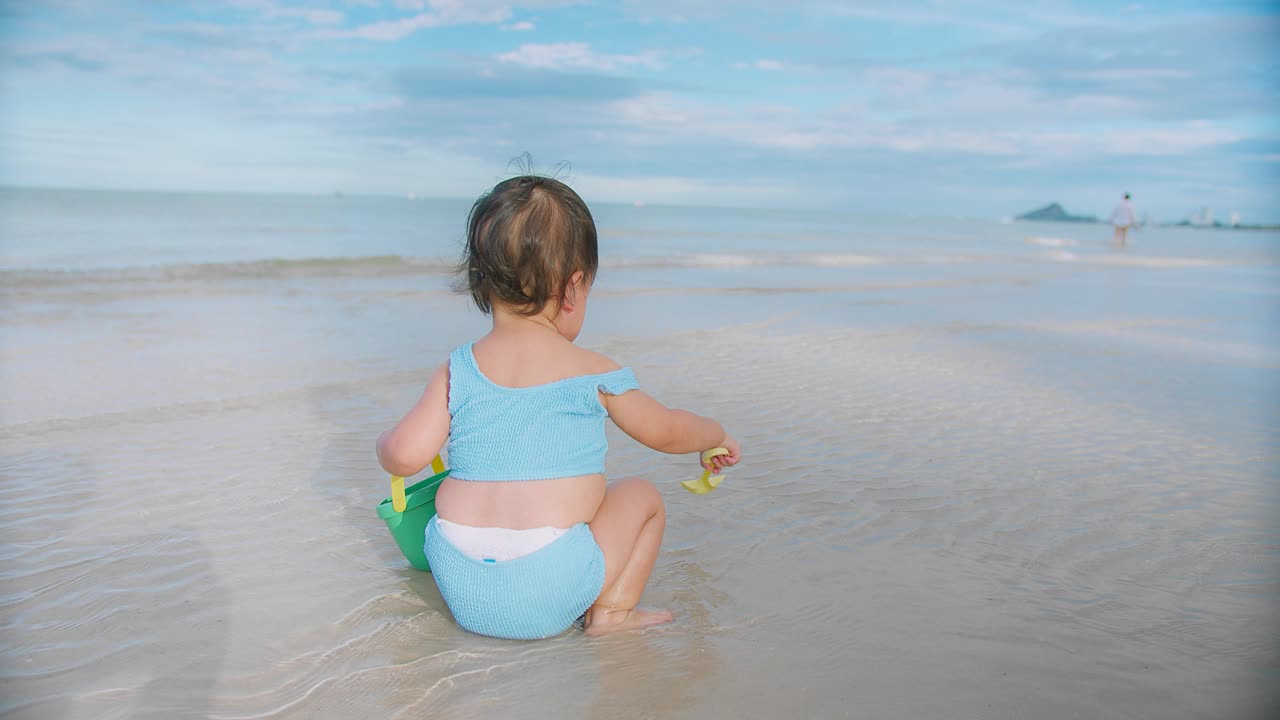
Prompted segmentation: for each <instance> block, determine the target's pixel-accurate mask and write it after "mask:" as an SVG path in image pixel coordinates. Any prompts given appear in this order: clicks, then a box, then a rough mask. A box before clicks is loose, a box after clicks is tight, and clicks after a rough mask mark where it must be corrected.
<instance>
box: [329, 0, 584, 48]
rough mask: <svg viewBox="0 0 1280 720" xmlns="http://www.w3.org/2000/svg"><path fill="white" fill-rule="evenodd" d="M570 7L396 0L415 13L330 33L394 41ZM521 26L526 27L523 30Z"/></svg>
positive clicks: (558, 1)
mask: <svg viewBox="0 0 1280 720" xmlns="http://www.w3.org/2000/svg"><path fill="white" fill-rule="evenodd" d="M564 4H571V3H570V1H568V0H545V1H525V3H503V1H494V0H397V3H396V5H397V8H399V9H402V10H419V12H416V14H413V15H408V17H404V18H397V19H393V20H379V22H375V23H369V24H364V26H360V27H355V28H351V29H346V31H338V32H334V33H330V35H332V36H334V37H361V38H365V40H378V41H388V42H390V41H397V40H401V38H403V37H407V36H410V35H412V33H415V32H417V31H420V29H426V28H433V27H445V26H458V24H499V23H504V22H507V20H508V19H509V18H511V15H512V12H513V8H515V6H516V5H521V6H543V5H564ZM525 24H527V26H529V27H527V28H526V27H524V26H525ZM512 29H532V23H526V22H520V23H515V26H512Z"/></svg>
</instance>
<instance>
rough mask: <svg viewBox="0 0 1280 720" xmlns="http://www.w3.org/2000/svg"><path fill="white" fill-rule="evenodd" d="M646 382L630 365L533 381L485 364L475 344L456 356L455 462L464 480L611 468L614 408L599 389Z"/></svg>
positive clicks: (615, 391)
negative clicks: (486, 369)
mask: <svg viewBox="0 0 1280 720" xmlns="http://www.w3.org/2000/svg"><path fill="white" fill-rule="evenodd" d="M639 387H640V385H639V383H637V382H636V376H635V374H634V373H632V372H631V369H630V368H622V369H620V370H614V371H613V372H607V373H599V374H597V375H579V376H577V377H570V378H565V379H563V380H557V381H555V382H550V383H545V384H542V385H534V386H532V387H519V388H514V387H505V386H502V385H498V384H496V383H494V382H493V381H492V380H490V379H489V378H487V377H485V376H484V373H482V372H480V367H479V366H478V365H476V356H475V355H474V354H473V353H472V352H471V346H470V345H463V346H462V347H460V348H458V349H456V350H454V351H453V353H452V354H451V355H450V356H449V415H450V417H451V420H450V421H449V466H450V467H451V468H452V472H451V474H450V477H454V478H457V479H459V480H479V481H489V482H495V481H505V480H546V479H549V478H563V477H574V476H576V475H591V474H594V473H603V472H604V454H605V451H606V450H608V448H609V444H608V442H606V441H605V437H604V418H605V415H607V414H608V413H607V412H606V411H605V408H604V405H602V404H601V403H600V396H599V394H598V393H600V392H605V393H608V394H610V395H621V394H622V393H624V392H626V391H628V390H636V389H638V388H639Z"/></svg>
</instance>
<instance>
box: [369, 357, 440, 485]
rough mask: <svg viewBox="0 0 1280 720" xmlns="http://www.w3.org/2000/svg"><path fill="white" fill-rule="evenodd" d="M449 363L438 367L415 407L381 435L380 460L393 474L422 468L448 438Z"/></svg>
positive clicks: (407, 473) (408, 472)
mask: <svg viewBox="0 0 1280 720" xmlns="http://www.w3.org/2000/svg"><path fill="white" fill-rule="evenodd" d="M449 420H450V418H449V365H448V363H445V364H444V365H441V366H440V368H439V369H438V370H436V372H435V375H433V376H432V377H431V382H429V383H427V389H426V390H424V391H423V393H422V397H421V398H419V399H418V403H417V404H416V405H414V406H413V409H412V410H410V411H409V413H408V414H407V415H405V416H404V419H402V420H401V421H400V422H399V423H397V424H396V426H395V427H393V428H391V429H390V430H388V431H386V432H384V433H382V437H379V438H378V462H379V463H381V464H382V469H383V470H386V471H387V472H389V473H391V474H392V475H399V476H400V477H409V476H410V475H415V474H417V473H419V472H421V471H422V469H423V468H425V467H426V466H427V465H429V464H430V463H431V460H432V459H433V458H434V457H435V456H436V455H437V454H438V453H439V452H440V450H441V449H442V448H443V447H444V444H445V442H446V441H447V440H448V439H449Z"/></svg>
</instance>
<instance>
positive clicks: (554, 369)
mask: <svg viewBox="0 0 1280 720" xmlns="http://www.w3.org/2000/svg"><path fill="white" fill-rule="evenodd" d="M598 265H599V259H598V255H597V250H596V227H595V221H594V220H592V218H591V212H590V211H589V210H588V209H587V206H586V204H585V203H583V201H582V198H580V197H578V194H577V193H575V192H574V191H573V190H571V189H569V187H568V186H567V185H565V184H564V183H562V182H559V181H557V180H554V179H551V178H545V177H538V176H534V175H525V176H520V177H515V178H511V179H510V180H506V181H503V182H501V183H499V184H498V185H497V186H495V187H494V188H493V189H492V190H491V191H489V192H488V193H487V194H485V195H483V196H482V197H481V198H480V199H479V200H477V201H476V203H475V205H474V206H473V207H472V208H471V215H470V217H469V218H468V220H467V247H466V254H465V258H464V262H463V265H462V270H463V272H465V274H466V277H465V281H464V284H465V286H466V288H467V290H468V291H469V292H470V294H471V297H472V299H473V300H474V301H475V303H476V305H477V306H478V307H479V308H480V310H481V311H482V312H484V313H486V314H488V315H490V316H491V317H492V319H493V329H492V330H491V331H490V332H489V333H488V334H487V335H485V336H484V337H482V338H480V339H479V340H477V341H475V342H473V343H471V344H469V345H464V346H462V347H459V348H457V349H456V350H454V351H453V352H452V353H451V354H450V356H449V360H448V362H446V363H445V364H443V365H441V366H440V367H439V369H437V370H436V371H435V374H434V375H433V376H432V378H431V381H430V382H429V383H428V384H427V387H426V390H425V391H424V392H423V393H422V397H421V398H420V399H419V400H418V402H417V404H416V405H415V406H414V407H413V409H412V410H410V411H409V413H408V414H407V415H405V417H404V419H402V420H401V421H400V422H399V423H398V424H397V425H396V426H395V427H394V428H392V429H391V430H389V431H387V432H385V433H383V434H382V437H380V438H379V439H378V460H379V462H381V464H382V467H383V468H384V469H386V470H387V472H390V473H392V474H395V475H400V476H406V477H407V476H410V475H413V474H415V473H417V472H419V471H421V470H422V469H423V468H425V467H426V466H427V465H428V463H430V461H431V460H432V458H434V457H435V456H436V454H437V453H438V452H440V450H441V449H442V448H443V447H444V445H445V443H446V442H447V443H448V459H449V465H450V467H451V468H452V472H451V474H450V476H449V477H448V478H447V479H446V480H445V481H444V482H443V483H442V484H441V486H440V490H439V493H438V494H437V496H436V511H437V515H436V517H434V518H432V519H431V521H430V522H429V523H428V525H427V531H426V537H425V542H426V545H425V548H424V549H425V551H426V555H427V560H428V562H430V563H431V570H432V573H433V575H434V576H435V580H436V584H437V585H438V586H439V588H440V594H441V595H442V596H443V597H444V600H445V602H446V603H447V604H448V606H449V610H450V612H452V613H453V616H454V619H455V620H456V621H457V623H458V625H460V626H461V627H463V628H464V629H466V630H469V631H471V632H474V633H479V634H481V635H490V636H493V637H501V638H513V639H533V638H543V637H549V636H552V635H557V634H559V633H561V632H563V631H565V630H566V629H568V628H569V627H570V626H571V625H573V623H574V622H575V621H576V620H578V619H579V618H582V619H583V623H584V625H583V626H584V628H585V631H586V633H587V634H588V635H600V634H605V633H610V632H615V631H619V630H631V629H636V628H642V627H647V626H650V625H656V624H660V623H664V622H667V621H668V620H670V619H671V613H669V612H665V611H657V610H639V609H637V608H636V605H637V603H639V601H640V595H641V594H642V593H643V592H644V586H645V583H646V582H647V581H648V579H649V574H650V572H652V570H653V564H654V561H655V560H656V559H657V556H658V549H659V547H660V546H661V544H662V533H663V530H664V529H665V527H666V511H665V509H664V507H663V502H662V497H661V495H660V494H659V493H658V490H657V488H655V487H654V486H653V484H652V483H650V482H649V481H647V480H643V479H640V478H628V479H626V480H622V481H619V482H616V483H613V484H612V485H606V483H605V477H604V457H605V450H606V443H605V429H604V418H605V416H606V415H607V416H608V417H609V418H610V419H611V420H613V422H614V423H615V424H616V425H617V426H618V427H619V428H621V429H622V431H623V432H625V433H626V434H627V435H630V436H631V437H632V438H634V439H635V440H636V441H638V442H640V443H642V444H644V445H647V446H648V447H650V448H653V449H654V450H658V451H661V452H666V453H694V452H701V451H703V450H708V449H710V448H714V447H725V448H727V449H728V450H729V454H728V455H724V456H721V457H717V458H714V459H713V460H712V461H711V463H710V464H708V465H707V467H709V468H710V469H713V470H719V469H720V468H722V467H724V466H729V465H735V464H737V463H738V461H739V460H740V450H739V447H738V443H737V441H735V440H734V439H733V438H732V437H730V436H728V435H727V434H726V433H725V431H724V429H723V428H722V427H721V426H720V424H719V423H717V422H716V421H715V420H712V419H711V418H707V417H702V416H700V415H695V414H693V413H690V412H686V411H684V410H675V409H671V408H668V407H666V406H664V405H662V404H661V403H659V402H658V401H656V400H654V399H653V398H652V397H650V396H649V395H647V394H645V393H644V392H642V391H641V390H640V389H639V383H638V382H637V381H636V377H635V375H634V374H633V373H632V371H631V369H629V368H624V367H620V366H619V365H618V364H617V363H615V362H614V361H612V360H610V359H609V358H607V357H605V356H603V355H601V354H599V353H595V352H591V351H590V350H586V349H584V348H581V347H578V346H577V345H575V344H574V343H573V341H574V340H575V339H576V338H577V337H578V332H579V331H580V330H581V329H582V322H583V318H584V317H585V316H586V311H587V299H588V297H589V295H590V291H591V284H592V281H593V280H594V279H595V275H596V269H597V267H598ZM584 613H585V615H584Z"/></svg>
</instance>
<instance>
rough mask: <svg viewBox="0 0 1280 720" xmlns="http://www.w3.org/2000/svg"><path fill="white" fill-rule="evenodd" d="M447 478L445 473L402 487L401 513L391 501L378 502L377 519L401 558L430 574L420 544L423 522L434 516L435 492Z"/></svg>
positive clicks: (424, 526)
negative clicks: (382, 524)
mask: <svg viewBox="0 0 1280 720" xmlns="http://www.w3.org/2000/svg"><path fill="white" fill-rule="evenodd" d="M447 477H449V471H448V470H445V471H444V472H440V473H436V474H435V475H432V476H431V477H429V478H427V479H426V480H423V481H422V482H416V483H414V484H412V485H410V486H409V487H407V488H405V490H404V499H405V508H404V512H397V511H396V509H395V505H394V504H393V503H392V499H391V498H387V499H386V500H383V501H382V502H380V503H378V517H380V518H382V519H383V521H384V522H386V523H387V529H388V530H390V531H391V537H393V538H395V540H396V545H399V546H400V552H402V553H404V556H405V559H407V560H408V561H409V564H410V565H412V566H414V567H415V568H417V569H419V570H426V571H427V572H431V568H430V567H429V566H428V565H427V556H426V554H425V553H424V552H423V551H422V545H423V543H424V542H425V541H426V533H427V522H428V521H430V520H431V516H432V515H435V514H436V491H437V490H439V489H440V483H442V482H444V479H445V478H447Z"/></svg>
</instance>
